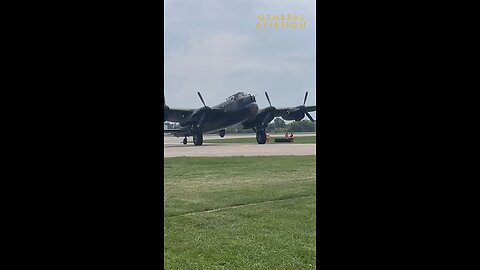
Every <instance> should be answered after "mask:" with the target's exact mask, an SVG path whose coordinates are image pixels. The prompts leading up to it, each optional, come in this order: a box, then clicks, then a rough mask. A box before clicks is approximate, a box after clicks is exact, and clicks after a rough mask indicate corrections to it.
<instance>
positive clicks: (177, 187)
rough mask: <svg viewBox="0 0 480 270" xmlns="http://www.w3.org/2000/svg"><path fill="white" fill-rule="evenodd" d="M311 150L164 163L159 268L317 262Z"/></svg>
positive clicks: (294, 265)
mask: <svg viewBox="0 0 480 270" xmlns="http://www.w3.org/2000/svg"><path fill="white" fill-rule="evenodd" d="M315 166H316V161H315V156H295V157H294V156H288V157H286V156H279V157H201V158H194V157H181V158H166V159H165V163H164V173H165V180H164V210H165V213H164V224H165V227H164V237H165V242H164V246H165V249H164V259H165V263H164V267H165V269H315V268H316V262H315V256H316V255H315V254H316V245H315V239H316V231H315V220H316V208H315V195H316V191H315V186H316V183H315Z"/></svg>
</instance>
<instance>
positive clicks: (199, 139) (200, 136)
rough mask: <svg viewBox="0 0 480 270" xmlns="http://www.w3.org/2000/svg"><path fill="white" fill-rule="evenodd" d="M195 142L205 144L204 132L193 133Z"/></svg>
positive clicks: (195, 143) (198, 144)
mask: <svg viewBox="0 0 480 270" xmlns="http://www.w3.org/2000/svg"><path fill="white" fill-rule="evenodd" d="M193 144H194V145H196V146H200V145H202V144H203V134H202V132H196V133H194V134H193Z"/></svg>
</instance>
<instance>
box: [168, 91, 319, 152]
mask: <svg viewBox="0 0 480 270" xmlns="http://www.w3.org/2000/svg"><path fill="white" fill-rule="evenodd" d="M197 94H198V96H199V97H200V100H201V101H202V103H203V107H201V108H198V109H174V108H170V107H168V106H167V105H166V103H165V96H164V101H163V107H164V119H163V122H165V121H169V122H177V123H179V124H180V128H179V129H170V130H164V133H172V134H173V135H174V136H175V137H185V138H184V139H183V144H187V137H188V136H193V143H194V144H195V145H202V144H203V133H211V132H218V133H219V135H220V137H222V138H223V137H224V136H225V128H227V127H229V126H233V125H236V124H238V123H242V126H243V128H244V129H250V128H251V129H253V130H254V131H255V133H256V134H257V136H256V137H257V143H259V144H265V143H266V141H267V135H266V131H265V130H266V128H267V126H268V123H270V122H271V121H272V120H273V119H274V118H275V117H278V116H280V117H282V118H283V119H285V120H295V121H301V120H302V119H303V118H304V117H305V115H306V116H307V117H308V118H309V119H310V120H311V121H312V122H315V120H314V119H313V118H312V116H311V115H310V114H309V112H312V111H316V106H305V103H306V102H307V97H308V92H306V93H305V99H304V100H303V105H300V106H296V107H287V108H275V107H273V106H272V103H271V102H270V98H269V96H268V94H267V92H265V96H266V97H267V100H268V103H269V105H270V106H269V107H266V108H264V109H261V110H259V109H258V105H257V103H256V100H255V96H253V95H250V94H245V93H243V92H239V93H236V94H235V95H232V96H230V97H228V98H227V100H226V101H225V102H222V103H220V104H218V105H216V106H214V107H208V106H207V105H206V104H205V101H204V100H203V97H202V95H201V94H200V92H197Z"/></svg>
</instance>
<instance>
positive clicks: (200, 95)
mask: <svg viewBox="0 0 480 270" xmlns="http://www.w3.org/2000/svg"><path fill="white" fill-rule="evenodd" d="M197 94H198V96H199V97H200V100H201V101H202V103H203V106H205V107H207V105H205V101H204V100H203V97H202V94H200V92H197Z"/></svg>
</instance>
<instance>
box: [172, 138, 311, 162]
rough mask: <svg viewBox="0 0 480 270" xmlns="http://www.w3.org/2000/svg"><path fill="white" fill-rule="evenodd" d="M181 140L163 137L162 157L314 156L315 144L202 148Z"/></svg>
mask: <svg viewBox="0 0 480 270" xmlns="http://www.w3.org/2000/svg"><path fill="white" fill-rule="evenodd" d="M312 135H315V134H305V135H303V134H298V135H295V136H312ZM254 136H255V134H246V135H243V134H241V135H232V136H226V137H228V138H244V137H253V138H254ZM216 138H219V136H218V135H210V134H207V135H204V140H208V139H216ZM182 139H183V138H177V137H169V136H165V137H164V140H163V143H164V147H163V150H164V157H181V156H189V157H206V156H284V155H316V145H315V144H288V143H285V144H280V143H279V144H264V145H259V144H246V143H242V144H233V143H232V144H226V143H204V144H203V145H202V146H194V145H193V143H192V141H191V139H192V138H191V137H190V138H188V139H189V140H188V144H187V145H183V144H182V143H181V141H182Z"/></svg>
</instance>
